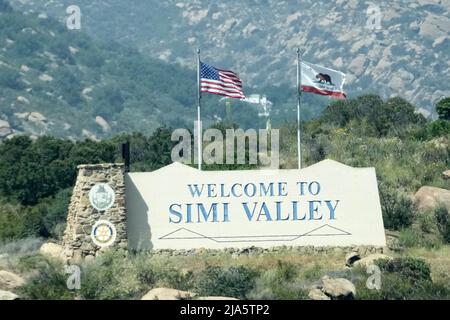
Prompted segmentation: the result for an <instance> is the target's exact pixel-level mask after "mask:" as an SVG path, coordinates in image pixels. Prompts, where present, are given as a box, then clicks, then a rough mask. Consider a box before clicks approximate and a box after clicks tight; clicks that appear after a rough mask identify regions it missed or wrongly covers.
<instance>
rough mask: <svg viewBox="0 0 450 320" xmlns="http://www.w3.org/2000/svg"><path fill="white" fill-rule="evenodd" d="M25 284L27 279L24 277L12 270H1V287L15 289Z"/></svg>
mask: <svg viewBox="0 0 450 320" xmlns="http://www.w3.org/2000/svg"><path fill="white" fill-rule="evenodd" d="M23 284H25V280H23V278H22V277H19V276H18V275H16V274H14V273H12V272H8V271H5V270H0V289H2V290H14V289H16V288H18V287H20V286H22V285H23Z"/></svg>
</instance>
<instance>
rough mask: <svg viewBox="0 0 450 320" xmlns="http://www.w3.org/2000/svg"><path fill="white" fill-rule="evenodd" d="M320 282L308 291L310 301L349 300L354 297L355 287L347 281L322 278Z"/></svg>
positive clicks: (327, 277)
mask: <svg viewBox="0 0 450 320" xmlns="http://www.w3.org/2000/svg"><path fill="white" fill-rule="evenodd" d="M320 282H321V283H320V284H318V285H316V286H314V287H312V288H311V290H310V291H309V293H308V297H309V298H310V299H311V300H349V299H353V298H354V297H355V295H356V288H355V285H354V284H353V283H352V282H351V281H349V280H347V279H344V278H331V277H329V276H324V277H322V279H321V281H320Z"/></svg>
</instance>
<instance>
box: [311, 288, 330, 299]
mask: <svg viewBox="0 0 450 320" xmlns="http://www.w3.org/2000/svg"><path fill="white" fill-rule="evenodd" d="M308 297H309V298H310V299H311V300H331V298H330V297H329V296H327V295H326V294H325V293H324V292H323V291H322V290H321V289H320V288H312V289H311V290H310V291H309V293H308Z"/></svg>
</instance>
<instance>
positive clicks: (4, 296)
mask: <svg viewBox="0 0 450 320" xmlns="http://www.w3.org/2000/svg"><path fill="white" fill-rule="evenodd" d="M17 299H19V296H18V295H17V294H15V293H12V292H9V291H4V290H0V301H2V300H17Z"/></svg>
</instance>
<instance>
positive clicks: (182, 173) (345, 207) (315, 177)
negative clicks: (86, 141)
mask: <svg viewBox="0 0 450 320" xmlns="http://www.w3.org/2000/svg"><path fill="white" fill-rule="evenodd" d="M125 184H126V196H127V201H126V203H127V219H128V224H127V226H128V240H129V247H130V248H131V249H133V250H150V249H195V248H209V249H224V248H229V247H235V248H245V247H250V246H258V247H263V248H269V247H274V246H281V245H286V246H322V247H323V246H341V247H351V246H359V245H363V246H364V245H366V246H378V247H382V246H385V245H386V239H385V233H384V226H383V219H382V214H381V206H380V200H379V194H378V186H377V180H376V174H375V169H374V168H352V167H349V166H346V165H343V164H341V163H338V162H336V161H332V160H324V161H322V162H320V163H317V164H314V165H312V166H310V167H307V168H304V169H302V170H246V171H199V170H197V169H195V168H192V167H189V166H185V165H183V164H180V163H174V164H171V165H169V166H167V167H164V168H161V169H159V170H156V171H153V172H145V173H139V172H138V173H129V174H127V175H126V179H125Z"/></svg>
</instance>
